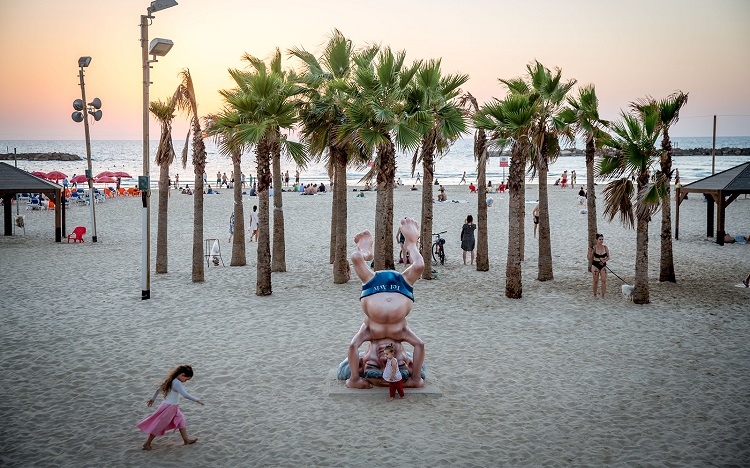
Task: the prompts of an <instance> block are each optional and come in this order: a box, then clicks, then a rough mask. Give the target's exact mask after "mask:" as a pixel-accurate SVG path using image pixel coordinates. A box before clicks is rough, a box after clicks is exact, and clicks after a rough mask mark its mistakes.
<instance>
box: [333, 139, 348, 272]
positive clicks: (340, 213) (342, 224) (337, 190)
mask: <svg viewBox="0 0 750 468" xmlns="http://www.w3.org/2000/svg"><path fill="white" fill-rule="evenodd" d="M333 154H335V158H336V161H335V162H336V168H335V170H334V175H333V176H334V177H335V182H334V186H333V200H334V203H335V205H336V233H335V234H336V239H335V244H336V245H335V249H334V252H335V256H334V259H333V283H334V284H344V283H347V282H349V278H350V276H351V273H350V271H349V258H348V257H347V255H346V253H347V252H346V246H347V229H346V228H347V217H348V213H347V203H346V163H347V161H348V159H349V158H348V154H347V152H346V150H345V149H342V148H337V149H336V151H335V152H334V153H333Z"/></svg>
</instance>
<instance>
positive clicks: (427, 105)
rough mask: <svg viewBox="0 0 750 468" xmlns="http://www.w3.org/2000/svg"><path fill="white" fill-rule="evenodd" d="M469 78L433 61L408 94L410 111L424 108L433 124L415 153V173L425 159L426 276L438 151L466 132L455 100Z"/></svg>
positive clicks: (416, 77)
mask: <svg viewBox="0 0 750 468" xmlns="http://www.w3.org/2000/svg"><path fill="white" fill-rule="evenodd" d="M468 80H469V75H447V76H445V77H443V76H441V72H440V60H430V61H428V62H425V63H423V64H422V66H420V67H419V71H417V73H416V75H414V80H413V81H412V84H411V86H410V90H409V92H408V93H407V100H408V101H409V104H410V105H409V112H411V113H413V112H417V111H424V112H428V113H429V114H430V115H431V116H432V120H433V124H432V126H430V127H429V128H426V129H425V130H426V133H424V134H423V135H422V137H421V144H420V151H418V152H417V153H415V154H414V159H413V161H412V167H411V172H412V174H414V170H415V168H416V165H417V164H418V163H419V162H420V161H421V162H422V171H423V174H424V176H423V179H422V180H423V187H422V222H421V231H422V232H421V238H422V240H423V241H422V258H423V259H424V265H425V267H424V272H423V273H422V278H424V279H432V254H431V249H432V242H431V240H432V179H433V174H434V168H435V152H436V151H437V154H438V156H439V157H440V156H442V155H444V154H445V153H447V151H448V149H449V147H450V145H451V144H452V143H453V142H454V141H455V140H456V139H457V138H458V137H459V136H460V135H461V134H462V133H464V132H465V131H466V126H467V124H466V118H465V117H464V115H463V113H462V112H461V110H460V109H459V108H458V106H457V105H456V103H455V102H454V98H455V97H456V96H458V94H459V92H460V89H459V87H460V86H461V85H463V84H464V83H466V82H467V81H468Z"/></svg>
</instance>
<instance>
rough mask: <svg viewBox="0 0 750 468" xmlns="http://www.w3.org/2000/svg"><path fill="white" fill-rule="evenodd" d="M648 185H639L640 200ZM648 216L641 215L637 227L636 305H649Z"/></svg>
mask: <svg viewBox="0 0 750 468" xmlns="http://www.w3.org/2000/svg"><path fill="white" fill-rule="evenodd" d="M645 187H646V185H645V184H641V183H640V182H639V184H638V198H639V199H641V194H642V193H643V190H645ZM649 221H650V219H649V217H648V215H642V216H641V215H639V216H638V221H637V227H636V240H635V244H636V245H635V289H634V290H633V302H634V303H636V304H648V303H649V302H650V300H649V291H648V223H649Z"/></svg>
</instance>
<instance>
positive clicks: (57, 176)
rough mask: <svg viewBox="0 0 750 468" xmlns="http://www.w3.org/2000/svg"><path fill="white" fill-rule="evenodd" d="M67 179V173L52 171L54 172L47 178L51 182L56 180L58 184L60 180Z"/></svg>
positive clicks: (49, 173)
mask: <svg viewBox="0 0 750 468" xmlns="http://www.w3.org/2000/svg"><path fill="white" fill-rule="evenodd" d="M66 177H68V176H67V175H65V173H63V172H60V171H52V172H48V173H47V178H48V179H49V180H54V181H55V182H57V181H58V180H60V179H64V178H66Z"/></svg>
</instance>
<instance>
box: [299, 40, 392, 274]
mask: <svg viewBox="0 0 750 468" xmlns="http://www.w3.org/2000/svg"><path fill="white" fill-rule="evenodd" d="M376 52H377V48H374V47H371V48H369V49H366V50H365V51H363V52H360V53H355V52H354V50H353V47H352V42H351V41H350V40H349V39H347V38H346V37H344V35H343V34H342V33H341V32H340V31H338V30H334V31H333V33H332V34H331V37H330V38H329V40H328V43H327V44H326V46H325V49H324V51H323V53H322V54H321V56H320V58H316V57H315V56H314V55H313V54H311V53H309V52H307V51H306V50H305V49H303V48H294V49H291V50H290V51H289V53H290V54H292V55H294V56H295V57H297V58H298V59H300V60H301V61H302V62H303V64H304V67H305V68H304V73H303V74H302V75H301V76H300V82H301V83H302V84H303V85H304V86H305V96H306V97H307V99H306V100H305V102H304V104H303V105H302V106H301V108H300V114H301V121H302V136H303V139H304V141H305V142H306V144H307V147H308V151H309V152H310V154H311V155H315V156H317V157H318V158H320V159H322V158H327V159H326V166H327V167H328V169H329V172H331V173H332V174H333V181H334V184H333V202H332V204H331V247H330V262H331V263H332V264H333V269H332V270H333V282H334V284H343V283H346V282H348V281H349V278H350V271H349V259H348V256H347V245H348V238H347V217H348V215H347V201H346V197H347V186H346V168H347V166H348V165H349V161H350V159H351V158H352V156H353V155H354V154H355V153H356V152H357V149H356V148H355V147H354V145H352V144H350V139H349V138H347V135H342V134H340V129H341V125H342V124H343V123H344V122H345V121H346V114H345V113H344V106H345V103H346V99H347V94H346V93H345V88H346V83H347V82H348V80H350V78H351V71H352V70H353V67H352V64H353V61H354V60H355V59H357V60H360V59H363V58H365V57H369V60H372V58H373V57H374V55H375V53H376Z"/></svg>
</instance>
